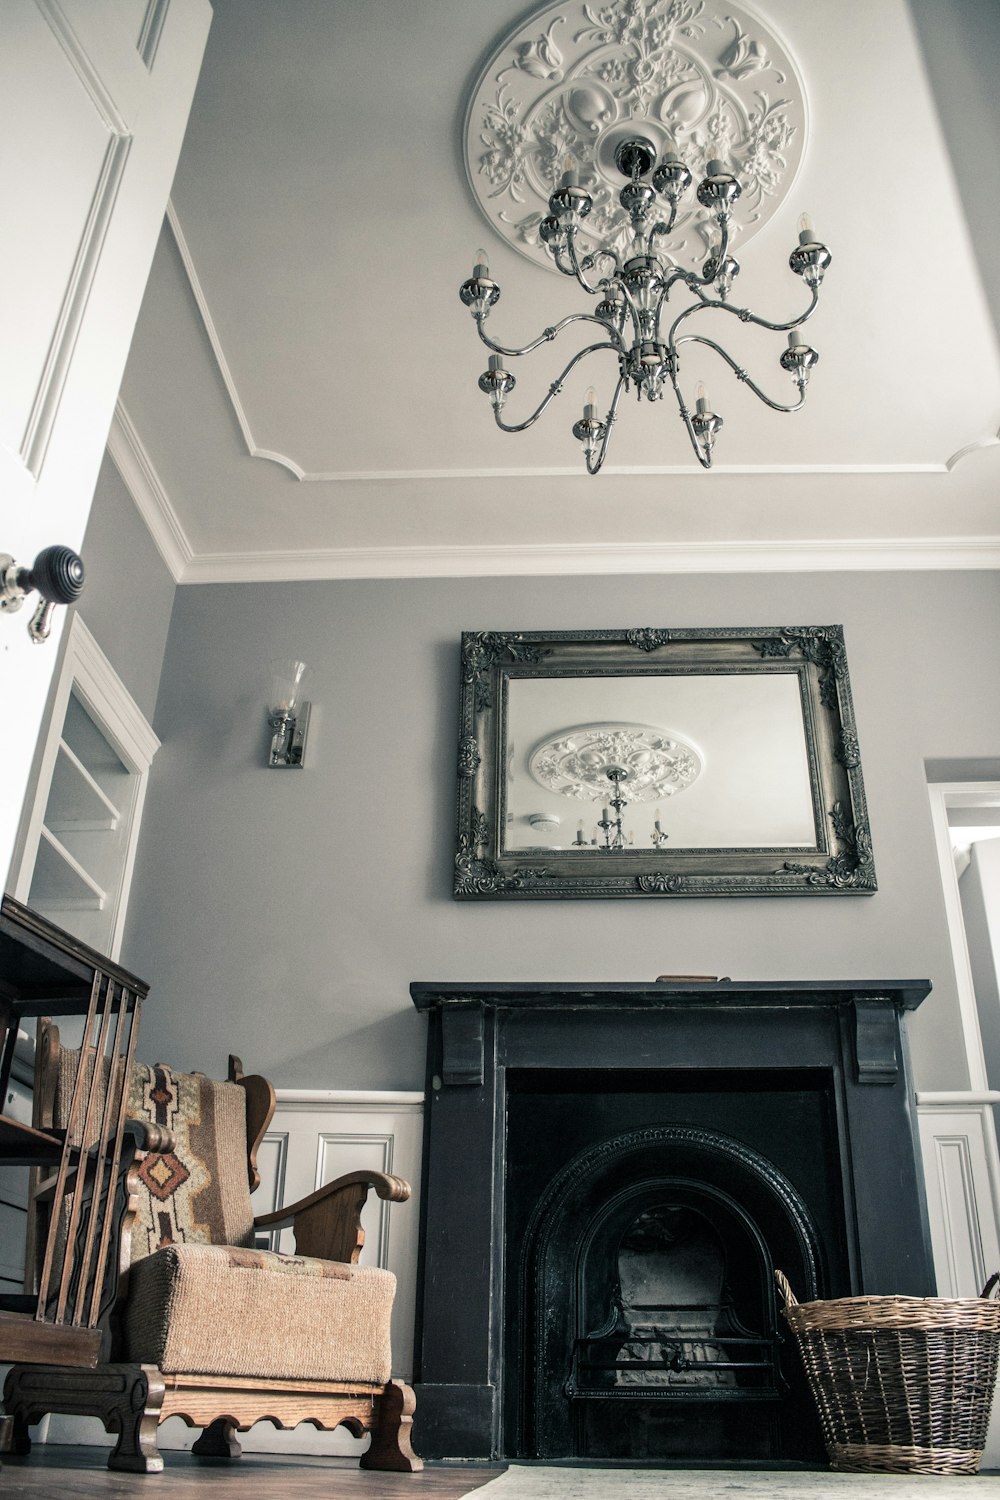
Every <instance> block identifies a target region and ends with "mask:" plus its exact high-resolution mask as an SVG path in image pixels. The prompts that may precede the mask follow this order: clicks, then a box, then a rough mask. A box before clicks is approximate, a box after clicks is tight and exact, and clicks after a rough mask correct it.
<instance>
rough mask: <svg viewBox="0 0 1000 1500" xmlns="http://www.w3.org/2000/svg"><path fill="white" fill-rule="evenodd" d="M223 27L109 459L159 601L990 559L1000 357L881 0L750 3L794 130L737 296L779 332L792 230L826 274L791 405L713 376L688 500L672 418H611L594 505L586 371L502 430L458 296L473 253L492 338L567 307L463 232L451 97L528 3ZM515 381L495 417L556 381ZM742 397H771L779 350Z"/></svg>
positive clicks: (924, 117)
mask: <svg viewBox="0 0 1000 1500" xmlns="http://www.w3.org/2000/svg"><path fill="white" fill-rule="evenodd" d="M579 3H580V5H581V14H582V3H583V0H579ZM214 9H215V20H214V23H213V27H212V32H211V35H210V38H209V43H208V49H207V53H206V57H205V64H204V68H203V72H202V76H201V82H200V84H199V88H198V92H197V96H196V99H195V103H194V108H193V111H192V115H191V122H190V127H189V131H188V136H187V140H186V143H185V147H184V151H183V153H182V156H181V161H180V166H179V168H178V172H177V177H176V181H175V184H174V192H173V204H172V211H171V215H170V225H169V226H165V228H164V233H163V235H162V237H161V242H160V246H159V250H158V253H157V257H156V260H155V263H154V266H153V272H152V276H151V279H150V283H149V287H148V291H147V295H146V298H145V302H144V305H143V309H142V313H141V316H140V320H139V325H138V329H137V332H136V338H135V342H134V345H133V349H132V354H131V357H130V360H129V364H128V368H127V371H126V375H125V380H124V384H123V389H122V399H121V404H120V408H119V414H118V418H117V420H116V423H115V427H114V430H113V433H112V444H111V447H112V453H113V455H114V457H115V459H116V461H117V462H118V464H119V467H120V468H121V470H122V472H123V474H124V476H125V478H126V480H127V482H128V483H129V486H130V488H131V489H132V491H133V494H134V495H135V496H136V500H137V503H138V504H139V505H140V509H142V511H143V513H144V514H145V515H146V517H147V520H148V521H149V524H150V526H151V529H152V530H153V533H154V536H155V537H156V539H157V541H158V543H159V545H160V547H161V551H162V552H163V554H164V556H165V558H166V559H167V561H168V563H169V565H170V566H171V568H172V570H173V572H174V576H175V577H177V578H182V579H186V580H191V581H198V580H200V579H210V578H241V577H246V578H259V577H296V576H300V577H315V576H320V577H324V576H325V577H334V576H358V575H360V576H380V575H381V576H393V575H398V574H408V573H410V574H420V573H430V574H433V573H461V572H465V573H475V572H508V571H527V572H556V571H561V570H568V571H615V570H622V571H651V570H653V571H655V570H658V569H660V568H663V569H665V570H669V569H671V568H689V569H690V568H703V567H706V566H708V567H722V568H730V567H732V568H739V567H756V566H769V567H800V566H807V567H809V566H812V567H815V566H872V567H874V566H885V565H889V566H898V565H915V566H930V565H942V564H943V565H953V566H984V565H985V566H997V565H1000V535H998V534H1000V525H998V516H997V494H998V483H997V481H998V478H1000V446H997V444H996V432H997V427H998V421H1000V359H998V350H997V343H996V336H995V331H994V327H993V324H992V321H991V319H990V316H989V312H988V308H987V306H986V302H985V299H984V295H983V292H982V287H981V283H980V279H979V275H978V272H977V269H976V266H975V262H974V259H973V256H972V252H971V247H970V241H969V235H968V230H967V227H966V223H965V219H964V217H963V215H962V212H961V208H960V205H959V200H958V195H957V191H956V187H955V183H954V179H953V176H952V173H951V169H950V166H949V163H948V158H947V155H946V151H945V147H944V144H943V140H942V136H941V130H940V126H939V122H938V118H937V115H936V113H935V109H934V105H933V102H932V99H931V96H930V92H929V88H928V85H927V82H926V79H925V75H924V71H923V65H922V61H921V55H920V52H919V48H918V45H917V41H916V38H915V35H914V31H913V26H912V21H911V18H910V13H909V10H908V8H907V6H906V3H905V0H870V3H867V4H864V5H862V4H849V5H845V4H843V0H811V3H809V4H808V5H804V4H802V0H763V3H761V4H760V5H758V6H757V9H758V10H759V11H760V12H761V13H762V14H765V15H766V18H767V20H768V23H769V25H770V26H771V27H773V28H774V29H776V30H777V31H778V33H779V34H780V35H781V36H782V37H783V38H784V40H785V41H786V42H787V44H788V46H789V47H790V49H791V51H792V53H793V54H794V56H795V57H796V58H797V60H798V63H799V66H800V69H801V72H802V75H803V78H804V81H805V86H806V90H807V95H808V100H809V110H810V127H809V138H808V142H807V149H806V154H805V160H804V163H803V167H802V170H801V173H800V176H799V179H798V181H797V183H796V188H795V192H794V193H793V194H792V195H791V197H790V199H789V200H788V202H787V203H786V204H785V205H784V206H783V208H782V209H781V211H780V212H779V213H778V214H777V215H776V217H775V218H774V219H773V220H772V221H771V223H769V224H768V225H767V226H766V227H765V228H764V229H763V230H762V231H761V232H760V233H759V234H757V235H756V236H755V237H754V239H753V240H752V242H751V243H749V244H748V245H747V248H746V253H745V255H743V256H742V260H743V271H742V275H741V277H740V281H739V283H738V292H739V297H738V299H737V300H744V301H746V302H747V303H749V304H750V305H751V306H752V307H753V308H754V310H755V311H760V312H762V313H763V314H765V315H772V316H774V317H775V318H778V319H783V318H787V317H791V316H792V315H793V314H794V312H795V310H796V308H798V307H799V306H800V305H801V303H802V288H801V285H800V283H799V282H798V280H797V278H795V277H794V276H792V275H791V273H790V272H789V270H788V268H787V256H788V252H789V250H790V249H791V247H792V245H793V244H794V242H795V232H796V227H797V219H798V214H799V212H800V211H801V210H802V209H807V210H808V211H809V212H810V213H811V214H812V216H813V219H814V220H815V223H816V225H817V229H818V231H819V232H820V235H821V237H822V238H823V239H824V240H825V241H826V243H827V244H828V245H829V246H830V249H831V251H832V253H833V268H832V270H831V271H830V273H829V275H828V277H827V282H826V285H825V286H824V290H823V296H822V299H821V303H820V308H819V310H818V312H817V315H816V318H815V320H814V321H813V323H812V324H811V325H810V331H811V337H812V342H813V343H814V344H815V345H816V347H817V348H818V349H819V350H820V356H821V360H820V365H819V368H818V370H817V373H816V375H815V376H814V379H813V385H812V388H811V391H810V396H809V401H808V403H807V406H806V409H805V410H804V411H803V412H802V413H799V414H798V415H796V416H791V417H781V416H778V415H774V414H771V413H769V412H767V411H766V410H765V409H764V408H763V407H761V406H760V404H759V403H758V402H757V401H756V400H755V399H754V398H753V397H752V395H751V394H750V393H749V392H748V391H746V390H745V389H743V388H742V387H740V386H738V385H737V384H736V382H735V381H732V380H729V379H727V378H725V376H724V375H722V374H719V375H716V376H714V377H713V380H712V395H713V398H714V404H715V406H716V408H717V409H718V410H719V411H721V412H722V413H723V415H724V417H725V429H724V431H723V434H722V436H721V438H720V440H719V444H718V447H717V449H716V462H717V468H716V469H715V470H714V471H713V472H712V473H709V474H704V473H702V472H701V471H700V470H698V469H697V467H696V465H695V464H694V462H693V457H692V455H691V453H690V450H689V449H688V446H687V439H686V437H685V435H684V431H683V428H682V427H681V423H680V421H679V419H678V416H677V413H676V410H675V409H674V408H673V406H672V404H670V403H669V402H667V401H664V402H663V403H662V405H658V406H656V407H651V406H649V405H648V404H646V403H643V406H642V407H641V408H639V407H637V406H636V405H635V404H634V402H631V403H629V404H628V405H627V406H625V407H624V408H623V412H622V415H621V417H620V420H619V423H618V426H617V428H616V434H615V439H614V443H613V447H612V451H611V457H610V460H609V463H608V465H607V466H606V468H605V470H604V472H603V473H602V474H601V475H600V476H599V477H598V478H596V479H591V478H589V477H588V476H587V475H586V474H585V473H583V472H582V466H581V462H580V457H579V448H578V445H577V443H576V442H575V440H574V439H573V438H572V437H571V435H570V431H569V429H570V426H571V424H572V422H573V420H574V419H575V417H576V416H577V415H578V411H579V402H580V400H581V398H582V388H583V386H585V385H586V384H588V383H589V380H590V377H589V376H588V375H586V374H584V375H583V376H582V377H581V378H580V381H579V385H580V388H581V389H580V390H579V391H577V390H576V388H575V386H569V387H568V389H567V392H566V394H565V395H564V396H563V397H562V398H561V399H560V400H559V401H557V402H555V403H554V404H553V406H552V407H551V408H550V409H549V411H548V413H547V414H546V416H545V418H543V420H542V421H541V422H539V424H538V425H537V427H536V428H534V429H533V430H532V431H531V432H529V433H525V434H523V435H522V436H518V437H510V436H506V435H505V434H502V433H499V432H498V431H497V430H496V429H495V427H494V426H493V422H492V417H491V415H490V413H489V409H488V405H487V402H486V399H485V397H483V396H482V394H481V393H480V391H479V390H478V388H477V385H476V381H477V377H478V375H479V372H480V371H481V370H482V369H483V368H484V366H485V361H484V357H483V356H484V351H483V350H482V347H481V345H479V342H478V340H477V339H476V337H475V330H474V327H473V324H472V320H471V318H470V317H469V315H468V313H467V312H466V310H465V309H464V308H463V307H462V306H461V304H460V302H459V299H458V286H459V284H460V282H461V281H462V280H463V279H464V278H465V277H466V276H468V275H469V273H470V267H471V260H472V255H473V252H474V250H475V249H476V247H477V246H478V245H480V244H485V245H486V246H487V248H488V250H489V254H490V263H491V268H492V273H493V274H494V276H495V277H496V278H497V279H498V280H499V281H500V283H501V284H502V286H503V300H502V302H501V304H500V307H499V308H498V309H497V310H496V312H495V313H494V317H493V322H492V324H491V331H493V333H494V335H495V336H497V337H500V338H504V339H508V340H509V341H511V342H521V341H524V340H526V339H527V338H528V337H530V336H532V335H534V334H535V333H537V332H539V331H540V330H541V328H542V327H543V326H545V325H546V324H548V323H551V322H554V321H555V320H556V318H557V317H559V316H561V315H563V314H564V313H566V312H570V311H574V310H577V309H578V307H579V300H578V299H577V298H576V297H574V294H573V289H572V287H571V286H570V285H569V284H568V283H564V282H562V280H561V279H557V278H555V277H553V276H552V275H551V273H549V272H547V271H545V270H542V269H541V268H538V267H535V266H532V265H531V264H529V263H527V262H526V261H525V260H524V259H523V258H522V257H520V256H519V255H517V254H516V253H515V252H514V251H513V250H511V249H510V248H509V247H508V246H507V245H506V244H504V243H503V242H502V241H501V240H500V239H499V238H497V236H496V235H495V234H493V233H492V231H491V230H490V229H489V227H488V226H486V225H485V223H484V221H483V219H482V217H481V215H480V214H479V212H478V210H477V208H476V206H475V204H474V202H473V200H472V196H471V194H470V192H469V189H468V187H467V185H466V180H465V172H464V168H463V164H462V157H461V138H462V122H463V114H464V110H465V105H466V101H467V95H468V90H469V88H470V86H471V84H472V82H473V80H474V79H475V77H476V74H477V72H478V70H479V67H480V65H481V64H482V62H483V60H484V59H485V58H486V57H487V56H488V55H489V54H490V53H491V52H492V50H493V49H494V48H495V47H496V45H497V43H498V41H499V40H500V39H501V38H502V36H503V34H504V33H505V32H507V31H509V30H510V29H511V28H512V26H513V25H514V24H515V22H517V21H518V20H520V19H521V18H522V17H523V16H524V15H525V13H526V12H525V7H524V6H523V5H522V4H521V3H519V0H490V3H489V4H486V3H483V0H381V3H378V4H373V3H371V0H282V3H280V4H276V3H275V0H214ZM719 13H720V14H722V13H724V7H719ZM738 331H739V332H742V331H743V330H738ZM773 337H775V336H772V338H773ZM778 337H779V338H780V336H778ZM543 352H544V353H545V354H548V353H550V352H551V351H548V350H546V351H543ZM747 362H748V364H751V365H752V364H753V362H754V356H753V353H752V351H751V352H750V353H749V354H748V355H747ZM519 364H520V368H517V369H516V373H517V375H518V377H519V385H518V390H517V392H516V393H515V396H514V397H513V398H512V400H511V406H510V409H509V415H510V418H511V419H512V420H517V418H518V414H519V413H520V414H522V415H523V414H525V413H526V411H527V409H528V403H529V401H530V404H531V405H534V404H535V400H537V399H538V397H540V395H541V394H542V392H543V390H544V388H545V386H546V385H547V383H548V380H549V379H550V378H551V372H550V371H549V369H548V367H547V366H544V368H542V367H540V368H539V369H538V370H537V371H533V370H532V365H533V361H532V360H529V359H525V360H523V361H520V362H519ZM542 364H543V365H544V361H542ZM763 369H764V371H765V372H766V373H765V374H764V377H763V378H764V381H765V383H766V384H767V386H768V388H769V389H771V390H772V391H773V392H774V393H775V394H777V395H779V396H780V398H781V399H788V397H787V396H786V395H785V394H784V393H783V390H782V387H783V385H786V384H787V385H788V390H789V391H790V390H791V386H790V383H788V382H787V377H785V376H783V375H782V374H781V372H780V371H777V369H776V351H775V349H774V348H773V346H772V345H770V344H768V345H766V346H765V352H764V356H763ZM771 372H774V373H773V374H772V373H771ZM604 394H605V393H604V392H603V391H602V393H601V396H602V400H603V399H604ZM608 394H610V391H609V392H608ZM521 398H523V403H521Z"/></svg>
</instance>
